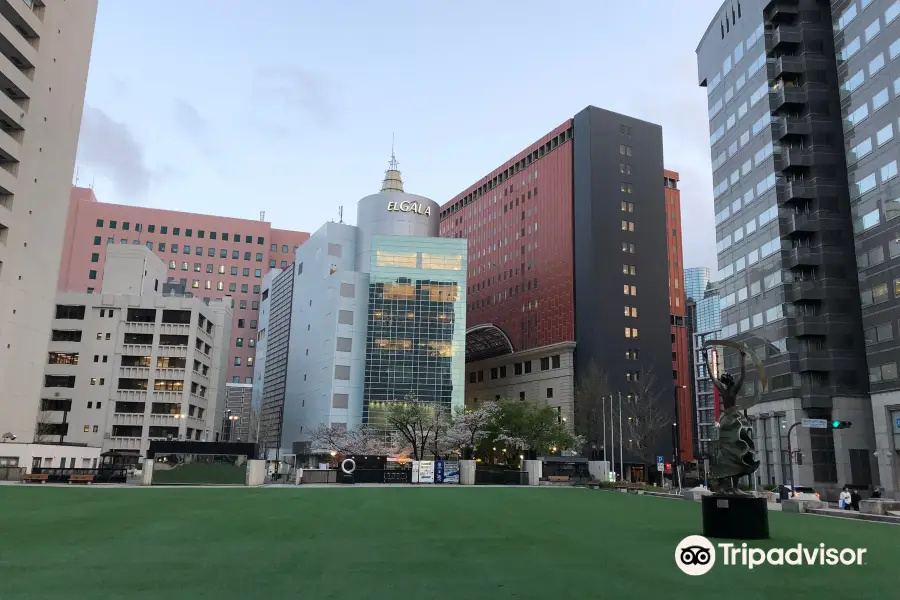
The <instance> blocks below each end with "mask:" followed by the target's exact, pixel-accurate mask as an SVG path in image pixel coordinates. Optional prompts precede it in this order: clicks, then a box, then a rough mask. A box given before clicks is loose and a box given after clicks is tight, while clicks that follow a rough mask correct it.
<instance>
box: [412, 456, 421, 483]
mask: <svg viewBox="0 0 900 600" xmlns="http://www.w3.org/2000/svg"><path fill="white" fill-rule="evenodd" d="M410 475H411V476H412V481H411V482H410V483H419V461H417V460H414V461H412V472H411V473H410Z"/></svg>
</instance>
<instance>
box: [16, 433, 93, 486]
mask: <svg viewBox="0 0 900 600" xmlns="http://www.w3.org/2000/svg"><path fill="white" fill-rule="evenodd" d="M99 463H100V448H99V446H80V445H78V446H76V445H71V444H20V443H16V442H8V443H0V470H2V469H4V468H9V469H15V468H17V467H18V468H22V469H25V474H29V473H31V472H32V470H33V469H35V468H38V467H40V468H44V469H96V468H97V466H98V465H99ZM0 475H2V473H0ZM2 478H3V477H2V476H0V479H2Z"/></svg>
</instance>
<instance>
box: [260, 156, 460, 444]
mask: <svg viewBox="0 0 900 600" xmlns="http://www.w3.org/2000/svg"><path fill="white" fill-rule="evenodd" d="M439 220H440V207H439V206H438V205H437V203H436V202H434V201H432V200H429V199H428V198H425V197H423V196H417V195H415V194H407V193H405V192H404V191H403V182H402V180H401V178H400V172H399V171H398V170H397V169H396V162H395V161H392V163H391V168H390V169H388V171H387V173H386V174H385V180H384V183H383V184H382V190H381V192H379V193H377V194H372V195H369V196H366V197H365V198H363V199H361V200H360V201H359V202H358V203H357V215H356V222H357V223H358V225H356V226H352V225H347V224H345V223H334V222H330V223H326V224H325V225H323V226H322V227H321V228H319V230H318V231H316V232H315V233H314V234H313V235H312V236H311V237H310V238H309V240H308V241H307V242H306V243H304V244H303V245H302V246H300V247H299V248H298V249H297V252H296V254H295V262H294V265H292V266H291V268H290V269H287V270H285V271H284V273H282V274H279V275H277V276H273V277H268V276H267V277H266V279H265V280H264V289H263V291H262V308H263V311H264V313H265V314H264V318H263V320H262V322H263V323H264V325H265V327H264V328H263V329H261V330H260V332H259V336H258V349H259V351H260V352H261V356H263V357H264V360H265V369H264V371H263V377H264V381H263V384H262V386H261V388H262V392H261V396H262V406H263V413H262V414H263V422H262V430H263V431H262V432H263V434H265V435H264V437H265V442H266V444H265V446H266V453H267V455H268V456H269V457H270V458H274V457H275V456H277V455H278V454H279V453H280V454H281V455H285V454H296V455H305V456H311V455H315V454H321V453H328V452H330V451H331V450H333V448H330V447H329V448H324V447H318V446H317V445H316V444H319V443H322V442H321V439H318V438H320V437H321V436H316V435H315V432H316V430H317V429H318V428H319V427H322V426H325V427H333V428H348V429H351V428H356V427H360V426H367V427H372V428H373V429H375V430H379V431H381V432H383V433H384V434H385V437H388V435H389V433H390V432H389V430H388V429H389V428H388V426H387V421H386V418H385V417H386V413H387V410H388V407H389V406H390V404H391V403H394V402H404V401H409V400H412V399H415V400H417V401H419V402H424V403H428V404H433V405H435V406H440V407H441V408H443V409H445V410H447V411H453V410H454V409H458V408H462V406H463V405H464V402H465V400H464V399H465V356H466V355H465V340H466V287H465V281H466V274H467V266H468V263H467V252H466V240H463V239H456V238H442V237H439V236H438V230H439ZM258 387H259V386H258ZM310 460H312V459H310Z"/></svg>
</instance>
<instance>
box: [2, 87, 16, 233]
mask: <svg viewBox="0 0 900 600" xmlns="http://www.w3.org/2000/svg"><path fill="white" fill-rule="evenodd" d="M0 96H3V93H0ZM10 166H11V167H13V170H14V171H16V172H18V168H17V167H18V165H10ZM18 189H19V184H18V179H17V176H16V175H14V174H13V172H12V171H10V170H9V169H7V168H5V167H3V166H2V165H0V196H12V195H15V193H16V192H17V191H18ZM0 204H2V200H0ZM7 222H8V221H7Z"/></svg>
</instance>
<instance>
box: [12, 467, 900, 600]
mask: <svg viewBox="0 0 900 600" xmlns="http://www.w3.org/2000/svg"><path fill="white" fill-rule="evenodd" d="M770 528H771V532H772V539H771V540H769V541H768V542H765V543H761V544H760V545H761V546H763V547H779V546H785V547H786V546H795V545H796V544H797V543H798V542H801V543H803V544H806V545H809V546H816V545H818V544H819V543H820V542H824V543H825V544H826V546H832V547H839V548H842V547H854V548H855V547H865V548H868V553H867V554H866V555H865V564H864V565H862V566H860V567H856V566H853V567H845V566H837V567H827V566H803V567H797V566H794V567H788V566H784V567H767V566H763V567H758V568H756V569H754V570H752V571H749V570H747V569H746V568H735V567H722V566H718V565H717V566H716V567H714V568H713V570H712V571H711V572H710V573H709V574H707V575H704V576H701V577H689V576H687V575H684V574H682V573H681V571H679V570H678V568H677V567H676V566H675V562H674V552H675V546H676V545H677V544H678V542H679V541H680V540H681V539H682V538H683V537H685V536H687V535H692V534H699V533H700V506H699V504H695V503H691V502H685V501H677V500H669V499H661V498H652V497H647V496H634V495H630V494H628V495H626V494H617V493H611V492H605V491H590V490H585V489H558V488H550V489H548V488H540V489H537V488H480V487H474V488H461V487H459V486H452V488H451V487H450V486H447V487H438V486H429V487H427V488H425V487H421V488H419V487H417V488H410V487H405V488H396V487H395V488H361V487H356V488H352V487H337V486H335V487H332V488H299V489H232V488H228V489H221V488H220V489H214V488H205V489H198V488H180V489H173V488H151V489H141V488H137V489H126V488H116V489H102V488H99V487H95V488H88V489H66V488H55V487H47V486H27V485H15V486H0V598H2V599H3V600H13V599H21V598H66V599H67V600H81V599H92V600H97V599H102V598H116V599H120V598H128V599H129V600H137V599H150V598H153V599H159V598H165V599H167V600H174V599H180V598H192V599H194V598H216V599H228V598H252V599H257V598H260V599H262V598H265V599H270V598H303V599H308V600H320V599H326V598H340V599H345V598H346V599H362V598H415V599H417V600H444V599H450V598H453V599H457V598H459V599H465V600H473V599H479V598H490V599H497V598H539V599H541V600H556V599H562V598H578V599H580V600H583V599H585V598H610V599H615V600H619V599H624V598H640V599H644V598H662V597H664V598H672V599H676V600H681V599H685V600H688V599H690V600H697V599H701V600H702V599H705V598H717V599H721V600H726V599H732V600H745V599H746V600H754V599H765V600H771V599H772V598H798V597H799V598H837V597H843V596H844V595H845V594H846V595H847V597H857V598H873V599H875V598H878V599H881V598H895V597H897V596H896V594H897V589H898V585H900V575H898V562H897V558H898V556H900V527H897V526H894V525H885V524H877V523H869V522H861V521H850V520H844V519H834V518H827V517H814V516H809V515H797V514H783V513H780V512H772V513H770ZM851 595H852V596H851Z"/></svg>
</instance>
